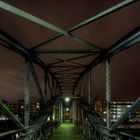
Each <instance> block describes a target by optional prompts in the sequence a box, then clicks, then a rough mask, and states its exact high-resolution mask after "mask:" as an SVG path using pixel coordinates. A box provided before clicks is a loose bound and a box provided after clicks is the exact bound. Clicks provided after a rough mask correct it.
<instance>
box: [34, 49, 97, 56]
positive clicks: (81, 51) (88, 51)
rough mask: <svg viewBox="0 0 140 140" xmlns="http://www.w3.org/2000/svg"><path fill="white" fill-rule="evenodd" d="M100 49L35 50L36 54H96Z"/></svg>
mask: <svg viewBox="0 0 140 140" xmlns="http://www.w3.org/2000/svg"><path fill="white" fill-rule="evenodd" d="M99 52H100V51H95V50H90V49H88V50H87V49H83V50H75V49H73V50H69V49H67V50H65V49H63V50H45V51H35V53H36V54H37V55H43V56H44V55H45V54H46V55H48V54H87V53H88V54H89V53H91V54H98V53H99Z"/></svg>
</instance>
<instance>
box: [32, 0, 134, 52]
mask: <svg viewBox="0 0 140 140" xmlns="http://www.w3.org/2000/svg"><path fill="white" fill-rule="evenodd" d="M136 1H137V0H125V1H123V2H120V3H118V4H116V5H114V6H112V7H110V8H108V9H107V10H105V11H103V12H101V13H98V14H97V15H95V16H93V17H91V18H89V19H87V20H85V21H82V22H81V23H79V24H77V25H75V26H74V27H72V28H70V29H69V30H68V31H67V32H68V33H71V32H72V31H74V30H77V29H79V28H81V27H83V26H85V25H87V24H89V23H92V22H94V21H96V20H98V19H100V18H102V17H104V16H107V15H109V14H112V13H113V12H115V11H117V10H120V9H122V8H124V7H126V6H128V5H130V4H132V3H134V2H136ZM62 36H63V34H61V35H58V36H55V37H54V38H52V39H50V40H48V41H45V42H43V43H41V44H38V45H36V46H34V47H32V49H36V48H39V47H40V46H42V45H45V44H47V43H49V42H51V41H53V40H55V39H58V38H60V37H62ZM73 36H74V35H73ZM71 37H72V36H71ZM75 39H80V40H81V38H79V37H77V36H76V38H75ZM87 44H88V43H87Z"/></svg>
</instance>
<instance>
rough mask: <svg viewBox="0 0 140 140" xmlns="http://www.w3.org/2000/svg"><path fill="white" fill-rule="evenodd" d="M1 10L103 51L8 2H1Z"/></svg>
mask: <svg viewBox="0 0 140 140" xmlns="http://www.w3.org/2000/svg"><path fill="white" fill-rule="evenodd" d="M0 8H2V9H4V10H6V11H8V12H10V13H13V14H15V15H18V16H20V17H22V18H25V19H27V20H29V21H32V22H34V23H37V24H39V25H41V26H44V27H46V28H48V29H51V30H53V31H55V32H57V33H59V34H62V35H66V36H69V37H71V38H73V39H74V40H77V41H80V42H82V43H84V44H86V45H88V46H91V47H93V48H96V49H99V50H101V48H99V47H97V46H96V45H94V44H92V43H90V42H88V41H86V40H84V39H82V38H80V37H77V36H76V35H73V34H71V33H69V32H68V31H66V30H64V29H62V28H59V27H58V26H55V25H53V24H51V23H49V22H47V21H45V20H43V19H41V18H38V17H36V16H33V15H31V14H29V13H27V12H25V11H23V10H21V9H19V8H17V7H14V6H12V5H10V4H8V3H6V2H3V1H0ZM59 36H60V35H59ZM55 38H58V37H55ZM51 40H54V39H51Z"/></svg>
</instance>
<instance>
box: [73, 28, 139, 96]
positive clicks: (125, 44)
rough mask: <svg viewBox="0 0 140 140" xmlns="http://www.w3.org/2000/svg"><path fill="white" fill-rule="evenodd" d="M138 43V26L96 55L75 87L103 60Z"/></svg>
mask: <svg viewBox="0 0 140 140" xmlns="http://www.w3.org/2000/svg"><path fill="white" fill-rule="evenodd" d="M138 43H140V26H138V27H136V28H135V29H134V30H133V31H131V32H129V33H128V34H126V35H125V36H124V37H122V38H121V39H120V40H119V41H117V42H116V43H115V44H114V45H112V46H111V47H110V48H109V49H106V50H104V51H103V52H102V53H101V54H100V55H98V56H97V57H96V58H95V59H94V60H93V61H92V62H91V63H90V64H89V65H88V66H87V67H86V68H85V69H84V71H83V72H82V73H81V74H80V76H79V78H78V80H77V83H76V86H77V85H78V82H79V81H80V79H81V78H82V77H83V76H84V75H85V73H87V72H88V71H89V70H91V69H92V68H93V67H95V66H96V65H98V64H99V63H101V62H103V61H104V60H106V59H108V58H110V57H112V56H114V55H116V54H117V53H119V52H121V51H123V50H125V49H128V48H130V47H133V46H135V45H136V44H138ZM75 89H76V87H75ZM73 94H74V91H73Z"/></svg>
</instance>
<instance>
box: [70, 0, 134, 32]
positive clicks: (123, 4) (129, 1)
mask: <svg viewBox="0 0 140 140" xmlns="http://www.w3.org/2000/svg"><path fill="white" fill-rule="evenodd" d="M134 2H136V0H125V1H122V2H120V3H118V4H116V5H114V6H112V7H110V8H108V9H107V10H105V11H103V12H101V13H98V14H97V15H95V16H93V17H91V18H89V19H87V20H85V21H83V22H81V23H79V24H77V25H76V26H74V27H72V28H71V29H69V30H68V31H69V32H72V31H74V30H77V29H79V28H81V27H83V26H85V25H87V24H89V23H92V22H94V21H96V20H98V19H100V18H102V17H104V16H107V15H109V14H112V13H113V12H115V11H117V10H120V9H121V8H124V7H126V6H128V5H129V4H132V3H134Z"/></svg>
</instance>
